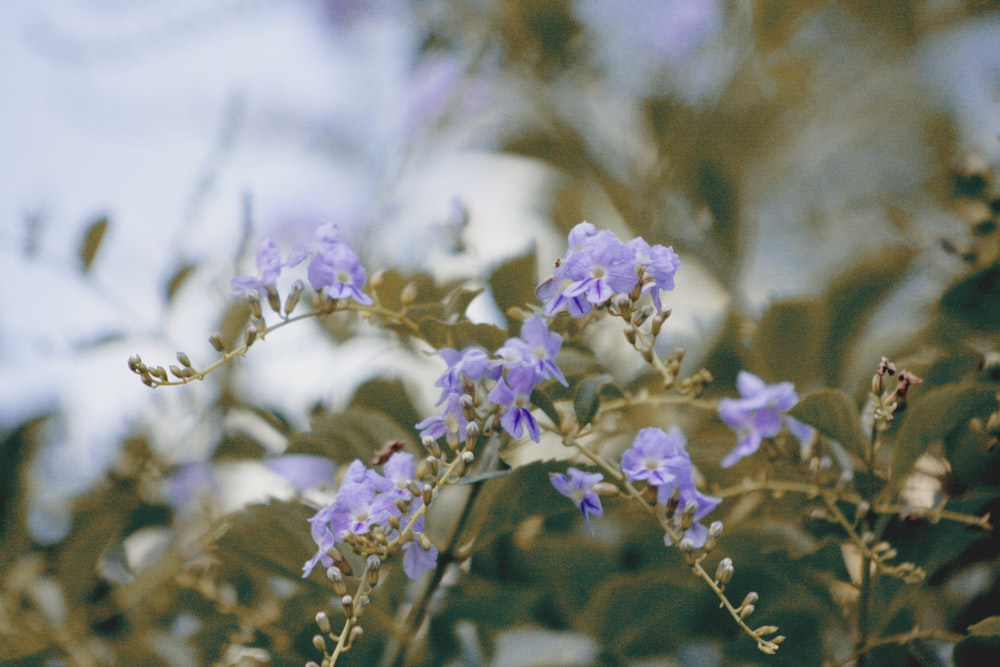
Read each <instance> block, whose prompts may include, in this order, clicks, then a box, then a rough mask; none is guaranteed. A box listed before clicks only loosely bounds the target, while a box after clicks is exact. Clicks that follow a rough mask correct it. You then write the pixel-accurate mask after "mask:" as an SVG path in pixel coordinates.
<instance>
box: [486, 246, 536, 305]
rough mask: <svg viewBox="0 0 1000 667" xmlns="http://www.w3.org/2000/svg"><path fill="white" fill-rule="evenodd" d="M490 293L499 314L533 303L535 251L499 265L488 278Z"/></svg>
mask: <svg viewBox="0 0 1000 667" xmlns="http://www.w3.org/2000/svg"><path fill="white" fill-rule="evenodd" d="M489 283H490V291H492V292H493V299H494V300H495V301H496V302H497V306H499V307H500V312H503V313H506V312H507V310H508V309H510V308H515V307H520V306H523V305H524V304H526V303H534V302H535V287H536V284H537V279H536V277H535V251H534V250H532V251H531V252H529V253H528V254H527V255H523V256H522V257H515V258H514V259H512V260H510V261H508V262H505V263H504V264H501V265H500V266H499V267H497V269H496V270H495V271H494V272H493V275H492V276H490V280H489Z"/></svg>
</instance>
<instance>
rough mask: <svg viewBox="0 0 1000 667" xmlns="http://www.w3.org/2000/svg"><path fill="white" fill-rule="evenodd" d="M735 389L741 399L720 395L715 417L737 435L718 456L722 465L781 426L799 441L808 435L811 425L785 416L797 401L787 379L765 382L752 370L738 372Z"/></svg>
mask: <svg viewBox="0 0 1000 667" xmlns="http://www.w3.org/2000/svg"><path fill="white" fill-rule="evenodd" d="M736 388H737V389H738V390H739V392H740V395H741V396H742V398H723V399H722V400H720V401H719V416H720V417H721V418H722V421H724V422H725V423H726V424H727V425H729V426H730V427H731V428H732V429H734V430H735V431H736V433H737V437H738V438H739V441H738V442H737V443H736V448H735V449H733V451H732V452H730V453H729V454H728V455H727V456H726V457H725V458H724V459H722V467H723V468H728V467H729V466H731V465H733V464H734V463H736V462H737V461H739V460H740V459H742V458H744V457H746V456H750V455H751V454H753V453H754V452H756V451H757V450H758V449H759V448H760V443H761V441H762V440H763V439H764V438H773V437H774V436H776V435H778V433H779V432H780V431H781V428H782V425H785V426H787V427H788V429H789V431H791V432H792V434H793V435H795V436H796V437H797V438H799V439H800V440H803V441H805V440H808V439H809V438H811V437H812V428H811V427H809V426H807V425H805V424H803V423H802V422H799V421H797V420H795V419H793V418H792V417H789V416H787V415H785V412H786V411H788V410H790V409H791V408H792V407H794V406H795V404H796V403H798V402H799V397H798V394H796V393H795V387H794V386H793V385H792V383H791V382H780V383H778V384H771V385H769V384H766V383H765V382H764V381H763V380H761V379H760V378H759V377H757V376H756V375H754V374H752V373H748V372H747V371H740V373H739V375H738V376H737V378H736Z"/></svg>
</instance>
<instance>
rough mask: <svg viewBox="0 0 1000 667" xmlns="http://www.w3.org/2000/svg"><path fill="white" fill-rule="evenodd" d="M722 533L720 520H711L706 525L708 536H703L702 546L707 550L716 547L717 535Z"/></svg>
mask: <svg viewBox="0 0 1000 667" xmlns="http://www.w3.org/2000/svg"><path fill="white" fill-rule="evenodd" d="M721 535H722V522H721V521H713V522H712V523H711V525H709V527H708V536H707V537H706V538H705V544H704V545H703V546H702V548H703V549H704V550H705V551H706V552H708V551H711V550H712V549H714V548H715V547H716V545H717V544H718V543H719V537H720V536H721Z"/></svg>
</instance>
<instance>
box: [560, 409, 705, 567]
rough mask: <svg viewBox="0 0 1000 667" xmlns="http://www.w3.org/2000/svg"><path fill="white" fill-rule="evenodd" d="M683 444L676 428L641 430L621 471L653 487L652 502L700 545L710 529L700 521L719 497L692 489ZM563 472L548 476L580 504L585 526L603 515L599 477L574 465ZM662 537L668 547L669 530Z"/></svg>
mask: <svg viewBox="0 0 1000 667" xmlns="http://www.w3.org/2000/svg"><path fill="white" fill-rule="evenodd" d="M686 444H687V442H686V440H685V438H684V434H683V433H682V432H681V431H680V429H678V428H676V427H675V428H672V429H670V430H669V431H664V430H662V429H659V428H644V429H642V430H641V431H639V433H638V434H637V435H636V436H635V439H634V440H633V441H632V446H631V447H630V448H629V449H628V450H626V451H625V453H624V454H622V460H621V469H622V472H623V473H624V474H625V478H626V479H627V480H628V481H629V482H645V483H646V485H647V486H648V488H651V489H655V491H656V502H657V503H658V504H660V505H663V506H664V507H665V508H666V513H667V516H668V517H669V518H672V519H676V521H677V524H678V525H677V528H678V529H679V531H683V533H684V539H687V540H690V541H691V543H692V546H693V547H695V548H699V547H701V546H702V545H704V544H705V540H706V538H707V537H708V529H707V528H706V527H705V526H703V525H702V524H701V523H700V520H701V519H702V518H703V517H704V516H705V515H706V514H708V513H709V512H711V511H712V510H713V509H715V506H716V505H718V504H719V502H720V499H718V498H712V497H710V496H706V495H704V494H703V493H701V492H700V491H698V489H697V488H696V487H695V483H694V467H693V465H692V463H691V457H690V455H689V454H688V452H687V449H686ZM567 472H568V473H569V474H568V476H567V475H563V474H553V475H551V476H550V480H551V482H552V486H554V487H555V489H556V490H557V491H558V492H559V493H561V494H562V495H564V496H566V497H567V498H569V499H570V500H572V501H573V503H574V504H575V505H576V506H577V507H579V508H580V511H581V512H582V513H583V517H584V519H585V520H586V521H587V525H588V527H589V526H590V521H589V515H590V514H593V515H594V516H598V517H599V516H601V511H602V510H601V503H600V499H599V498H598V497H597V492H596V491H595V488H594V487H595V485H596V484H598V483H599V482H600V481H601V480H602V479H603V476H602V475H600V474H599V473H589V474H588V473H584V472H581V471H580V470H577V469H576V468H570V469H569V470H568V471H567ZM678 510H679V511H678ZM664 541H665V542H666V543H667V546H670V545H671V544H672V543H673V538H672V537H671V534H670V532H667V533H666V535H665V536H664Z"/></svg>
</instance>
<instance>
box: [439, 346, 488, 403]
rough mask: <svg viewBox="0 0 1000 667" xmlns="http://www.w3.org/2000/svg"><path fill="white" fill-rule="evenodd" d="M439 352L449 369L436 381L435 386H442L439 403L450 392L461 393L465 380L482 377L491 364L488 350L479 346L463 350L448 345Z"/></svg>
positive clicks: (474, 379) (475, 379)
mask: <svg viewBox="0 0 1000 667" xmlns="http://www.w3.org/2000/svg"><path fill="white" fill-rule="evenodd" d="M439 354H440V355H441V358H442V359H444V360H445V363H447V364H448V370H446V371H445V372H444V373H443V374H442V375H441V377H440V378H438V380H437V382H435V383H434V386H436V387H441V397H440V398H439V399H438V402H437V404H438V405H440V404H441V403H442V402H444V400H445V399H446V398H447V397H448V395H449V394H451V393H461V392H462V384H463V382H464V380H468V381H471V382H476V381H477V380H479V379H480V378H482V377H483V375H485V374H486V369H487V368H488V367H489V365H490V357H489V355H488V354H487V353H486V350H484V349H483V348H481V347H478V346H470V347H467V348H465V349H464V350H462V351H461V352H459V351H458V350H453V349H452V348H450V347H447V348H444V349H443V350H441V352H440V353H439ZM463 378H464V379H463Z"/></svg>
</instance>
